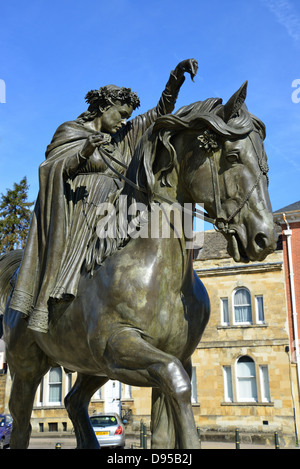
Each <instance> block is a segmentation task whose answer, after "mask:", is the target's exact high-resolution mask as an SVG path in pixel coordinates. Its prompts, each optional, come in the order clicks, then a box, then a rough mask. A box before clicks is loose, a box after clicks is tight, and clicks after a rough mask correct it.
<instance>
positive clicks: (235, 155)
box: [226, 151, 240, 163]
mask: <svg viewBox="0 0 300 469" xmlns="http://www.w3.org/2000/svg"><path fill="white" fill-rule="evenodd" d="M226 159H227V161H229V163H238V162H239V160H240V155H239V152H237V151H234V152H233V151H232V152H230V153H228V155H226Z"/></svg>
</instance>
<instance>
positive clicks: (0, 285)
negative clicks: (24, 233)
mask: <svg viewBox="0 0 300 469" xmlns="http://www.w3.org/2000/svg"><path fill="white" fill-rule="evenodd" d="M22 257H23V250H22V249H17V250H15V251H9V252H7V253H6V254H3V255H2V256H1V257H0V337H1V336H2V319H3V314H4V311H5V308H6V303H7V300H8V297H9V294H10V292H11V290H12V288H13V286H12V283H11V279H12V276H13V274H14V273H15V272H16V270H17V268H18V267H19V265H20V263H21V260H22Z"/></svg>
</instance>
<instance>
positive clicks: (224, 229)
mask: <svg viewBox="0 0 300 469" xmlns="http://www.w3.org/2000/svg"><path fill="white" fill-rule="evenodd" d="M252 132H257V133H259V132H258V131H257V130H256V129H253V130H252V131H251V132H250V133H249V135H248V137H249V138H250V141H251V143H252V146H253V148H254V151H255V153H256V156H257V159H258V162H259V168H260V172H259V174H258V176H257V178H256V180H255V182H254V184H253V186H252V187H251V189H250V190H249V191H248V193H247V194H246V195H245V197H244V198H243V199H242V200H241V202H240V203H239V205H238V206H237V208H236V209H235V210H234V212H233V213H232V214H231V215H230V216H228V217H226V216H225V214H224V210H223V209H222V205H221V195H220V184H219V177H218V169H217V163H216V157H215V154H216V152H213V153H212V154H211V155H209V162H210V168H211V175H212V185H213V191H214V201H215V218H211V217H209V215H208V214H207V213H206V212H202V211H201V210H199V209H197V208H196V207H195V206H194V208H193V210H189V209H187V208H186V207H183V208H182V209H183V211H184V212H186V213H188V214H189V215H192V216H195V217H197V218H200V219H202V220H204V221H207V222H209V223H211V224H212V225H214V227H215V228H216V230H217V231H220V232H221V233H223V234H225V235H226V234H230V233H233V231H232V230H230V228H229V224H230V222H231V220H232V219H233V218H234V217H235V216H236V215H238V213H239V212H240V211H241V210H242V208H243V207H244V206H245V204H246V203H247V202H248V200H249V199H250V197H251V195H252V194H253V192H254V191H255V189H256V188H257V186H258V184H259V182H260V180H261V178H262V176H264V175H265V176H267V172H268V168H267V167H266V168H265V169H264V168H263V165H262V164H261V157H260V156H259V154H258V152H257V150H256V146H255V144H254V141H253V138H252V135H251V133H252ZM99 153H100V155H101V157H102V159H103V161H104V163H105V164H106V165H107V167H108V168H109V169H110V170H111V171H112V172H113V173H115V174H116V176H118V178H121V179H123V180H124V181H125V182H126V183H127V184H129V185H130V186H131V187H133V188H134V189H135V190H137V191H139V192H143V193H145V194H148V191H147V189H145V188H143V187H140V186H139V185H138V184H135V183H134V182H133V181H131V180H130V179H129V178H127V177H126V176H124V174H122V173H121V172H119V171H118V170H117V169H116V168H114V167H113V166H112V164H110V162H109V161H108V158H109V159H110V160H112V161H113V162H115V163H116V164H117V165H119V166H121V167H122V168H124V169H126V170H127V169H128V165H126V164H124V163H123V162H122V161H120V160H118V159H117V158H115V157H114V156H112V154H110V153H109V154H108V153H106V155H107V157H108V158H106V157H105V156H104V155H103V153H104V152H99ZM157 199H160V200H161V201H163V202H166V203H168V204H170V205H173V204H174V201H173V200H171V199H169V198H167V197H164V196H162V195H160V194H158V193H155V192H154V193H153V200H156V201H158V200H157Z"/></svg>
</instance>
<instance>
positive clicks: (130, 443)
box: [28, 435, 299, 450]
mask: <svg viewBox="0 0 300 469" xmlns="http://www.w3.org/2000/svg"><path fill="white" fill-rule="evenodd" d="M57 445H58V447H57ZM149 446H150V441H148V448H149ZM75 448H76V440H75V437H73V436H59V435H58V436H51V437H49V436H42V437H40V436H39V437H36V436H32V437H31V440H30V444H29V448H28V449H75ZM126 449H137V450H140V449H141V448H140V442H139V439H137V438H133V437H128V438H127V439H126V446H125V450H126ZM201 449H221V450H224V449H231V450H232V449H236V445H235V443H234V442H220V441H218V442H216V441H203V442H201ZM239 449H247V450H250V449H255V450H257V449H275V446H271V445H259V444H246V443H240V448H239ZM278 449H299V448H296V447H283V448H281V447H280V448H278Z"/></svg>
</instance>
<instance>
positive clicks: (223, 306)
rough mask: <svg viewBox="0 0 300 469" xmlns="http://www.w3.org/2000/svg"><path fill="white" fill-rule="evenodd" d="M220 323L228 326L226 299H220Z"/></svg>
mask: <svg viewBox="0 0 300 469" xmlns="http://www.w3.org/2000/svg"><path fill="white" fill-rule="evenodd" d="M221 322H222V324H224V325H225V326H229V309H228V298H221Z"/></svg>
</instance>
